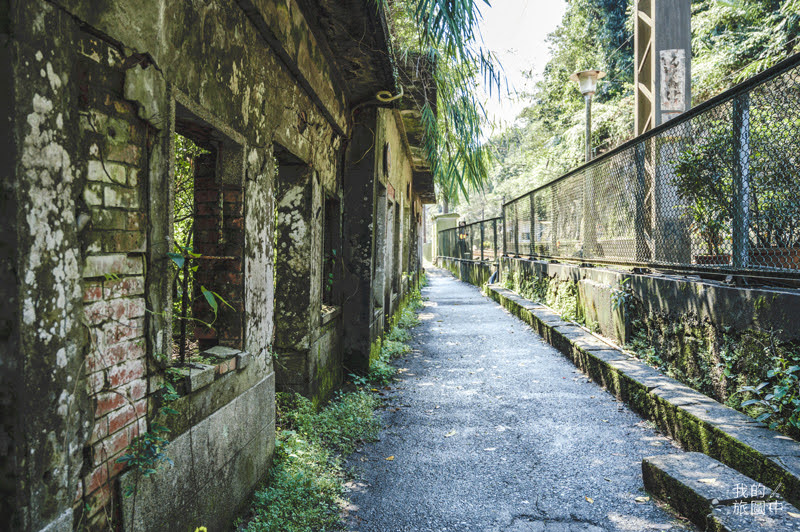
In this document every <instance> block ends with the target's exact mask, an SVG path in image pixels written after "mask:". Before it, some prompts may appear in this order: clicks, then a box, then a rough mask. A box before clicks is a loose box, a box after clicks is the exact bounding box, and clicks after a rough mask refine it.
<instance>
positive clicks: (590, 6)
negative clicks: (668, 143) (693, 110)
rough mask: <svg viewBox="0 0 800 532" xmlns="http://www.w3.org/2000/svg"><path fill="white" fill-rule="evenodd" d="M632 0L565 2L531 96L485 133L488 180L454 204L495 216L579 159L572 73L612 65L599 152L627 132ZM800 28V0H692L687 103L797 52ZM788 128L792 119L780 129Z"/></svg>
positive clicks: (579, 117) (599, 116) (597, 129)
mask: <svg viewBox="0 0 800 532" xmlns="http://www.w3.org/2000/svg"><path fill="white" fill-rule="evenodd" d="M632 4H633V2H632V1H631V0H572V1H570V2H569V3H568V4H567V9H566V12H565V14H564V18H563V20H562V22H561V24H560V26H559V27H558V28H557V29H556V30H555V31H554V32H553V33H552V34H551V35H550V36H549V44H550V49H551V54H552V55H551V59H550V61H549V62H548V63H547V65H546V67H545V69H544V71H543V72H542V73H541V80H540V81H539V82H538V83H537V84H536V87H535V89H534V90H533V92H532V93H531V94H525V95H523V97H524V98H526V99H528V100H529V101H530V102H531V104H530V106H529V107H527V108H526V109H524V110H523V111H522V112H521V113H520V115H519V116H518V117H517V121H516V122H515V123H514V125H513V126H512V127H510V128H508V129H507V130H506V131H503V132H501V133H499V134H497V135H495V136H494V137H493V138H492V139H491V148H492V153H493V156H494V157H493V161H494V162H493V164H492V165H491V166H490V168H489V175H488V180H487V183H486V186H485V187H484V189H483V193H482V194H481V195H473V196H471V197H470V198H469V203H468V204H462V205H459V208H458V210H459V213H460V214H461V215H462V216H463V217H465V218H466V219H468V220H477V219H480V218H481V216H482V214H483V216H484V217H491V216H497V215H499V214H500V205H501V202H502V198H503V197H505V198H506V199H510V198H513V197H517V196H519V195H520V194H522V193H524V192H526V191H529V190H531V189H533V188H535V187H537V186H539V185H542V184H544V183H546V182H548V181H550V180H551V179H554V178H556V177H558V176H560V175H562V174H564V173H565V172H567V171H568V170H571V169H572V168H574V167H576V166H578V165H579V164H581V163H583V153H584V151H583V150H584V127H585V126H584V103H583V99H582V97H581V94H580V93H579V91H578V90H577V88H576V86H575V84H574V83H573V82H570V81H569V75H570V74H571V73H573V72H575V71H578V70H584V69H586V68H600V69H602V70H605V71H606V72H607V73H608V75H607V76H606V78H605V79H603V80H602V81H601V82H600V83H599V85H598V91H597V94H596V95H595V97H594V102H593V104H592V139H591V140H592V146H594V147H595V149H596V151H597V153H598V154H599V153H603V152H605V151H608V150H610V149H613V148H614V147H615V146H618V145H619V144H621V143H622V142H624V141H625V140H628V139H629V138H631V137H632V135H633V116H634V113H633V111H634V98H633V24H632V11H631V7H632ZM798 35H800V0H763V1H759V2H753V1H749V0H693V2H692V47H693V55H692V105H694V106H696V105H697V104H699V103H701V102H703V101H705V100H707V99H709V98H711V97H712V96H714V95H716V94H718V93H719V92H722V91H723V90H725V89H727V88H729V87H731V86H733V85H734V84H736V83H739V82H741V81H744V80H745V79H747V78H749V77H751V76H753V75H755V74H757V73H759V72H761V71H763V70H765V69H766V68H768V67H770V66H773V65H774V64H776V63H777V62H778V61H780V60H781V59H784V58H786V57H788V56H789V55H791V54H792V53H793V52H795V51H796V50H798V44H800V39H798ZM530 75H531V77H532V76H533V75H534V73H533V72H531V73H530ZM778 119H779V117H778V116H774V117H772V118H771V119H770V120H778ZM782 120H788V119H786V118H782ZM766 123H768V122H766ZM787 126H788V124H787ZM794 130H796V126H794V127H789V128H788V129H786V131H794ZM695 137H697V138H702V137H699V136H697V135H696V136H695ZM793 150H794V151H793ZM786 152H787V153H796V150H795V149H794V148H791V149H788V148H787V151H786ZM775 166H778V165H775ZM754 174H755V172H754ZM764 175H767V176H769V175H770V173H769V172H766V173H765V174H764ZM773 188H774V187H773ZM792 192H793V191H792ZM700 208H702V209H703V212H701V213H698V214H699V216H700V217H701V218H708V219H710V220H711V221H712V222H713V218H714V215H715V212H714V211H711V210H708V209H707V208H706V205H700ZM723 238H724V236H723ZM713 245H714V244H712V247H713Z"/></svg>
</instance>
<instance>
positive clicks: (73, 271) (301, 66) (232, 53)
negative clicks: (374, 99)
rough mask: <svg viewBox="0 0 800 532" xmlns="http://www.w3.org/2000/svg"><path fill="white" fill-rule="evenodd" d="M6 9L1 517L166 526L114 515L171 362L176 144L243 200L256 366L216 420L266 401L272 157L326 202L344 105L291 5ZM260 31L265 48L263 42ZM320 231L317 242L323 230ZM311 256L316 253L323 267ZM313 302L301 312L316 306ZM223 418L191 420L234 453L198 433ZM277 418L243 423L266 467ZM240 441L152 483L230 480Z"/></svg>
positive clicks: (66, 3) (96, 525) (181, 457)
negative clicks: (9, 307) (277, 155)
mask: <svg viewBox="0 0 800 532" xmlns="http://www.w3.org/2000/svg"><path fill="white" fill-rule="evenodd" d="M2 5H3V8H4V13H3V17H2V20H4V21H10V25H11V26H12V28H11V31H10V32H9V31H2V32H0V33H2V34H3V35H4V37H3V39H6V37H5V35H8V34H9V33H10V34H11V35H13V37H12V38H11V40H10V42H9V43H8V46H6V42H5V41H4V43H3V51H2V52H0V53H2V54H3V55H2V57H1V59H2V61H0V65H1V67H2V69H4V71H5V72H6V73H7V74H9V75H8V76H3V82H2V94H3V95H6V96H9V97H10V99H3V105H6V104H8V105H10V108H6V107H3V108H2V112H3V113H6V114H9V113H10V114H11V123H12V128H11V131H12V132H13V134H12V136H11V138H6V137H0V143H2V145H3V147H4V148H7V147H8V148H11V150H10V152H11V153H13V157H12V162H11V164H10V165H9V166H6V167H2V169H1V170H2V172H3V173H4V180H3V183H4V186H6V185H7V184H9V185H12V187H13V188H10V189H8V190H7V192H8V194H6V195H5V196H4V202H5V203H4V204H3V205H4V206H5V207H8V212H9V214H10V216H9V217H8V219H9V220H11V221H12V223H11V227H8V228H7V227H4V228H3V229H4V233H3V234H4V240H3V243H4V244H6V245H7V246H8V247H9V248H12V249H15V250H16V251H15V255H13V256H12V257H9V256H8V255H6V254H4V255H3V259H4V261H5V260H7V259H11V260H13V264H11V263H6V262H4V263H3V269H2V275H3V279H4V280H9V281H10V287H13V289H11V288H9V291H8V294H7V296H8V299H7V300H8V301H11V302H16V304H14V307H15V308H17V309H19V313H14V312H10V313H8V315H7V316H6V315H3V316H2V319H4V320H5V319H7V323H8V325H7V326H5V327H4V330H5V331H7V332H6V333H4V336H3V341H4V342H5V344H4V345H5V346H7V347H9V349H10V351H9V352H4V354H3V357H4V360H3V366H4V367H8V368H16V369H17V370H18V373H19V375H20V377H21V378H20V379H19V385H18V387H17V388H16V389H14V390H13V392H14V395H13V396H12V397H8V396H5V397H3V400H2V404H3V406H4V408H9V409H12V410H14V411H17V412H20V413H24V417H20V418H17V419H16V421H14V422H13V423H11V424H10V426H8V428H7V429H5V432H6V433H7V434H9V435H11V436H12V437H13V438H14V443H15V445H14V452H15V453H16V454H15V455H14V457H13V459H12V460H9V462H7V464H8V466H7V467H5V469H4V470H3V474H4V476H5V478H9V479H13V481H12V482H9V483H4V485H5V486H7V489H6V492H4V494H3V495H4V497H3V500H4V503H6V502H9V504H8V506H9V508H10V511H9V512H3V514H4V517H7V518H8V519H10V520H11V521H12V523H13V524H12V525H11V526H10V528H11V529H14V530H39V529H42V528H45V527H48V526H51V527H54V529H68V528H71V527H72V526H73V525H75V526H80V527H88V528H89V529H96V530H101V529H102V530H106V529H108V528H109V527H112V526H113V527H120V526H124V527H129V526H131V525H130V523H138V524H136V525H135V526H134V528H136V529H159V530H164V528H163V522H161V523H157V524H155V523H149V524H148V523H147V522H146V521H141V519H140V518H141V516H140V518H137V519H129V518H131V516H130V515H127V514H126V513H125V512H126V511H130V510H126V511H121V509H120V504H119V503H120V500H121V494H120V493H119V492H118V491H117V489H116V485H117V484H116V478H117V477H118V476H119V475H120V473H122V472H123V470H124V464H123V463H120V462H118V458H119V457H121V456H122V455H123V454H124V453H126V452H127V445H128V444H129V443H130V442H131V441H133V438H134V437H135V436H136V435H137V434H139V433H141V432H143V431H146V430H149V428H150V425H149V423H148V422H147V417H146V415H147V413H148V412H150V413H153V412H154V410H155V408H156V406H157V402H156V400H155V399H154V398H155V397H156V395H157V393H156V392H158V391H159V389H160V387H161V383H162V382H163V370H162V364H163V362H164V360H165V359H166V358H168V357H169V354H170V350H171V317H170V315H171V308H172V305H171V297H172V286H171V273H170V272H171V267H170V262H169V260H168V258H167V257H166V253H167V252H169V251H172V249H173V248H172V242H171V235H170V227H171V220H170V212H171V203H170V202H171V194H172V192H171V176H172V164H171V160H172V158H173V153H172V150H173V145H172V138H173V132H174V131H175V130H176V129H177V128H178V126H179V125H180V126H181V127H187V124H189V125H191V127H194V128H195V131H198V132H200V133H199V134H201V135H209V136H210V137H211V138H212V139H213V142H215V143H217V144H218V146H219V148H220V153H224V154H226V155H225V157H226V158H224V160H222V161H221V162H220V165H219V166H218V171H219V173H220V175H219V177H220V179H222V180H224V181H225V182H226V183H228V184H230V183H229V182H228V181H227V180H228V179H234V180H237V181H236V182H237V183H238V186H241V187H242V190H243V196H244V208H243V210H244V212H245V213H246V214H245V217H244V221H243V224H241V228H240V230H242V231H244V243H245V245H244V250H242V251H241V253H242V254H243V261H242V263H243V268H244V272H242V273H243V275H244V294H243V299H244V317H243V319H244V321H243V323H244V331H245V336H244V348H245V350H246V351H248V352H249V353H250V354H251V355H252V356H253V361H252V362H251V363H250V366H248V368H247V370H246V372H237V373H236V374H232V375H230V376H229V377H226V379H227V380H241V379H245V380H246V381H247V383H250V386H244V385H241V386H239V385H237V386H234V387H233V389H235V390H237V391H236V392H235V393H230V394H225V395H224V396H225V397H228V398H229V404H233V403H234V402H235V401H237V398H245V397H246V398H248V399H247V400H246V401H245V403H247V404H251V403H250V401H252V400H254V398H258V400H259V401H268V402H269V403H270V404H271V402H272V401H273V396H274V386H273V385H272V384H270V383H271V381H270V380H269V379H270V378H271V375H272V372H273V368H272V360H271V344H272V341H273V328H274V319H273V306H274V305H273V303H274V289H273V282H274V275H273V266H272V265H273V242H274V220H275V216H274V212H275V211H274V209H275V201H274V194H273V187H274V181H273V177H274V170H275V169H274V168H273V164H272V161H273V145H274V144H278V145H280V146H282V147H283V148H285V149H286V150H288V151H289V152H291V153H292V154H293V155H294V156H296V157H298V158H300V159H301V160H303V161H305V162H306V163H307V164H308V165H309V166H311V167H313V168H314V171H315V174H316V176H317V179H318V184H319V188H318V189H317V190H316V194H318V195H319V194H321V190H323V189H327V190H333V191H335V190H337V186H338V184H337V176H338V175H339V170H340V169H339V164H340V157H339V154H340V147H341V145H342V143H341V140H342V136H343V134H344V130H345V129H346V128H347V119H346V117H347V107H348V105H349V103H347V102H345V98H344V96H343V94H344V92H343V91H342V88H341V87H340V86H339V85H337V83H335V82H334V81H333V74H332V72H333V67H332V66H331V65H330V64H329V62H328V60H327V59H326V58H325V57H324V56H323V54H321V53H320V51H319V49H318V46H317V44H318V43H317V42H316V41H315V37H314V35H313V32H311V31H309V29H308V28H307V27H306V26H305V22H304V18H303V14H302V12H301V11H300V9H299V8H298V6H297V4H296V3H295V2H293V1H290V2H272V1H269V0H263V1H259V2H238V1H234V0H222V1H217V2H163V1H160V0H136V1H134V0H114V1H112V0H103V1H96V2H86V1H82V0H54V1H44V0H32V1H26V2H21V1H11V2H10V4H7V3H3V4H2ZM246 5H249V6H250V7H251V8H252V9H250V10H247V9H244V7H246ZM6 10H8V12H10V16H8V17H6V14H7V13H6ZM4 25H5V23H4ZM270 27H271V28H272V30H271V32H272V37H273V38H274V39H273V41H269V40H268V39H267V38H266V37H265V35H266V34H265V31H266V30H265V28H270ZM5 29H7V28H5ZM278 48H280V53H278V52H277V51H276V50H277V49H278ZM6 51H8V53H6ZM287 61H288V62H291V63H292V64H291V65H288V63H287ZM290 67H291V68H290ZM300 78H302V79H300ZM12 80H13V85H10V84H9V83H7V82H11V81H12ZM12 139H13V140H12ZM4 161H5V159H4ZM6 178H7V179H6ZM12 228H13V234H12V235H9V232H10V231H11V229H12ZM313 231H316V232H315V233H314V234H315V241H319V240H320V238H321V237H320V236H319V234H320V229H319V228H315V229H313ZM320 245H321V244H319V243H316V244H312V247H313V246H316V247H315V248H313V249H317V254H319V251H318V248H319V246H320ZM14 271H15V272H20V274H19V276H18V277H15V276H14V275H13V273H12V272H14ZM313 271H314V270H313V268H312V272H313ZM231 275H236V272H231ZM316 285H317V288H315V290H317V292H315V293H312V294H311V295H310V297H309V300H311V299H314V300H317V303H318V300H319V293H318V292H319V290H320V289H321V288H319V283H316ZM17 297H18V298H17ZM145 307H146V308H147V309H148V310H149V311H150V312H145ZM317 315H319V312H318V313H317ZM316 327H317V330H319V322H318V321H317V324H316ZM317 337H319V335H317ZM312 340H313V338H312ZM244 375H249V376H248V377H245V376H244ZM333 380H336V379H333ZM243 382H244V381H243ZM326 382H327V381H326ZM256 383H258V384H256ZM264 383H266V384H264ZM243 386H244V387H243ZM256 386H258V388H256ZM265 386H266V387H265ZM245 403H237V404H245ZM224 408H225V405H216V406H215V407H214V408H210V409H206V410H203V411H204V412H206V414H205V416H206V418H202V416H200V417H198V416H197V415H195V414H196V413H193V414H192V415H193V416H194V417H193V420H194V421H193V422H192V423H193V426H196V427H201V426H203V427H205V428H204V429H203V430H207V431H210V432H208V435H209V437H210V438H214V439H215V441H218V442H223V441H227V440H225V439H224V438H222V435H221V434H219V435H215V434H214V431H215V430H225V431H234V432H235V431H237V430H238V428H237V426H236V423H238V421H237V422H236V423H234V424H233V425H230V424H226V423H221V422H220V421H221V419H220V418H218V417H215V418H214V419H215V420H216V421H214V422H213V423H210V422H206V421H205V419H211V418H212V416H216V415H217V414H216V412H219V411H222V410H223V409H224ZM193 412H194V411H193ZM237 412H238V410H237ZM271 412H272V411H271V409H270V408H263V409H256V410H254V411H253V414H254V416H255V417H253V418H252V420H251V422H253V423H255V426H254V427H253V430H254V431H256V432H258V433H259V434H260V435H261V436H262V437H263V438H266V440H264V441H265V443H266V444H267V452H269V449H270V448H271V447H270V445H271V444H270V442H271V441H272V439H273V438H274V435H273V434H272V432H273V430H274V419H273V417H272V415H273V414H272V413H271ZM234 417H235V419H237V420H241V419H242V418H241V417H236V416H234ZM5 419H6V418H5V417H4V420H5ZM23 421H24V423H23ZM256 429H257V430H256ZM256 432H254V433H256ZM175 436H176V437H177V438H182V437H183V435H180V436H178V435H177V434H176V435H175ZM177 438H176V441H177ZM221 438H222V439H221ZM3 441H6V440H3ZM181 441H183V440H181ZM248 441H249V440H248ZM234 443H235V445H234ZM242 444H243V442H242V441H237V442H231V447H229V448H228V451H227V454H225V453H226V451H225V448H224V446H223V447H220V451H221V452H223V454H224V457H223V459H218V458H220V457H211V456H206V457H205V458H204V457H202V456H197V455H192V454H191V453H189V454H177V455H176V456H175V462H176V465H175V467H174V468H167V469H165V470H161V471H159V473H158V475H164V476H168V475H170V471H172V474H179V475H183V474H189V473H191V472H192V471H193V469H192V467H184V466H186V464H190V463H192V462H191V461H192V460H206V465H210V466H211V469H206V470H207V471H211V472H213V471H215V469H214V467H216V468H217V469H219V468H228V469H226V471H228V472H231V471H237V470H239V471H243V469H242V468H243V467H244V462H242V460H245V457H246V456H248V452H246V451H244V450H242V448H241V445H242ZM253 449H255V447H254V448H253ZM259 449H261V447H259ZM240 450H241V451H242V452H241V453H240V452H239V451H240ZM240 456H241V457H242V458H241V459H240V458H239V457H240ZM237 460H238V461H237ZM184 461H185V463H184ZM250 465H251V466H252V467H251V470H250V471H249V473H248V474H247V475H241V478H240V481H237V480H236V479H237V478H238V477H237V475H233V476H231V475H227V474H226V475H220V476H219V478H227V479H233V480H232V481H233V482H236V486H227V488H230V489H225V486H222V488H223V489H222V490H221V494H223V495H224V497H222V496H221V495H220V494H217V495H216V497H217V498H220V497H221V498H220V500H224V501H226V504H223V505H222V506H219V505H217V510H219V509H220V508H222V513H217V514H215V516H214V521H215V522H220V520H223V521H224V520H225V519H227V518H229V517H230V514H231V513H232V512H235V510H236V508H237V506H238V503H239V502H241V500H242V498H244V497H246V496H247V495H248V491H249V490H250V489H252V487H253V486H254V483H255V482H256V481H257V480H258V479H259V478H260V477H261V476H262V475H263V474H264V472H265V465H266V464H265V462H264V461H263V460H259V461H257V463H255V462H254V463H251V464H250ZM237 468H239V469H237ZM201 469H202V468H201ZM210 474H211V473H210ZM212 476H213V474H212ZM174 481H175V482H176V483H177V485H180V486H188V487H192V485H191V483H192V482H193V480H192V479H190V478H183V477H182V478H176V479H174ZM9 484H10V485H13V488H8V486H9ZM195 487H196V488H197V489H196V490H195V491H196V492H197V498H196V499H195V500H190V499H182V498H181V497H179V496H178V492H176V496H175V497H174V498H166V499H163V500H161V501H159V504H161V505H163V507H164V508H162V510H164V511H165V512H166V513H165V515H169V511H170V508H173V509H174V512H175V513H174V518H173V519H171V520H170V521H169V522H170V523H171V524H170V526H173V527H179V528H180V529H181V530H183V528H184V527H188V526H194V525H197V526H199V525H204V524H207V523H206V522H203V510H202V509H203V508H205V506H204V502H203V501H204V499H203V497H206V496H214V495H213V494H212V493H210V492H209V491H208V490H203V489H201V487H200V486H195ZM187 505H195V506H196V508H194V507H193V508H194V509H197V508H199V509H200V511H198V512H194V511H192V512H190V513H191V515H192V516H194V517H193V519H192V523H189V522H187V521H185V520H183V517H184V516H185V515H187V514H186V513H185V510H186V508H187ZM209 508H210V506H209ZM206 511H210V510H206ZM195 520H196V522H195ZM208 522H211V521H208ZM126 523H128V524H126Z"/></svg>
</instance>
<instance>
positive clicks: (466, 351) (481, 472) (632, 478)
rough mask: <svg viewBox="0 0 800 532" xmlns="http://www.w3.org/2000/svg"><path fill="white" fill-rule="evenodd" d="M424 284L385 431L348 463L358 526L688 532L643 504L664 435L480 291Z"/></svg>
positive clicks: (382, 531) (437, 275) (390, 530)
mask: <svg viewBox="0 0 800 532" xmlns="http://www.w3.org/2000/svg"><path fill="white" fill-rule="evenodd" d="M428 278H429V280H430V284H429V286H428V287H427V288H425V289H424V290H423V295H424V296H426V297H427V298H429V300H428V301H426V308H425V310H423V312H422V314H421V315H420V318H421V319H422V325H420V326H419V327H417V328H416V329H414V333H413V334H414V339H413V341H412V347H413V348H414V352H412V353H411V354H410V355H408V356H407V357H406V358H404V359H400V360H399V361H398V362H397V364H398V366H399V367H400V368H401V369H400V372H401V373H400V382H399V383H397V384H396V385H394V386H392V387H391V388H392V389H391V390H386V391H384V392H383V393H385V396H386V399H387V402H386V409H385V413H384V422H385V426H386V428H385V430H384V431H383V432H382V434H381V439H380V441H379V442H377V443H372V444H369V445H366V446H365V448H364V449H362V450H361V452H358V453H356V454H354V455H352V457H351V459H350V461H349V463H348V465H349V466H350V467H353V468H354V469H355V472H356V474H357V476H358V477H359V478H360V479H361V481H359V482H357V483H356V484H355V485H354V486H353V493H351V500H352V505H351V508H350V516H349V523H348V524H349V528H350V530H351V531H358V532H414V531H420V532H421V531H470V532H472V531H477V532H483V531H487V532H501V531H502V532H534V531H536V532H539V531H541V532H550V531H569V532H572V531H592V532H600V531H623V530H624V531H635V532H644V531H650V530H686V529H689V527H688V526H686V525H684V524H683V523H681V522H680V521H677V520H676V519H675V518H673V517H672V516H670V515H669V514H668V513H667V512H666V511H665V510H663V509H661V508H659V507H658V506H657V505H656V504H655V503H654V502H652V501H649V502H636V498H637V497H644V496H646V494H645V492H644V489H643V487H642V479H641V460H642V457H644V456H649V455H655V454H663V453H675V452H680V451H679V450H678V449H677V448H676V447H675V446H674V445H673V444H672V442H671V441H670V440H668V439H667V438H665V437H663V436H661V435H659V434H658V433H657V432H655V431H654V430H653V429H652V428H650V425H649V424H648V423H647V422H645V421H643V420H642V418H640V417H639V416H637V415H636V414H634V413H633V412H631V411H630V410H628V408H626V407H625V406H624V405H623V404H622V403H619V402H617V401H616V400H615V399H614V397H612V396H611V395H609V394H608V393H606V392H605V391H603V389H601V388H600V387H599V386H597V385H595V384H593V383H591V382H589V381H588V380H587V379H586V377H585V376H584V375H583V374H582V373H580V372H579V371H577V370H576V368H575V367H574V366H573V365H572V364H571V363H570V362H568V361H567V360H566V359H565V358H563V357H562V356H561V355H560V354H559V353H558V352H557V351H556V350H555V349H553V348H552V347H550V346H549V345H547V344H545V343H544V342H543V340H542V339H541V338H540V337H539V336H538V335H537V334H536V333H534V332H533V331H532V330H531V329H529V328H528V327H527V326H526V325H525V324H524V323H522V322H521V321H519V320H517V319H516V318H515V317H513V316H511V315H510V314H508V313H507V312H505V311H504V310H503V309H502V308H501V307H499V306H498V305H497V304H495V303H494V302H492V301H491V300H489V299H488V298H485V297H483V296H482V295H481V294H480V292H479V291H478V289H477V288H475V287H473V286H470V285H468V284H466V283H462V282H460V281H458V280H456V279H454V278H453V277H451V276H450V275H449V274H446V273H443V272H442V271H441V270H434V271H429V275H428ZM392 457H393V458H392ZM389 458H391V459H389Z"/></svg>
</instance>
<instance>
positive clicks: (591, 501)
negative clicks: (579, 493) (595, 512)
mask: <svg viewBox="0 0 800 532" xmlns="http://www.w3.org/2000/svg"><path fill="white" fill-rule="evenodd" d="M584 499H586V502H588V503H590V504H594V499H592V498H591V497H584Z"/></svg>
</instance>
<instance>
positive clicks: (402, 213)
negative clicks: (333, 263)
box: [342, 107, 421, 372]
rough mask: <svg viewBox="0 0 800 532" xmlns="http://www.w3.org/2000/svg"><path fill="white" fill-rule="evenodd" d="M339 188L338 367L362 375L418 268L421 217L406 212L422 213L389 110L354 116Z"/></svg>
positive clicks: (407, 159)
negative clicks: (340, 359)
mask: <svg viewBox="0 0 800 532" xmlns="http://www.w3.org/2000/svg"><path fill="white" fill-rule="evenodd" d="M343 189H344V202H345V207H344V208H345V214H346V216H345V221H344V232H343V237H344V238H343V244H344V259H345V264H346V274H345V276H344V278H343V281H342V285H343V286H342V291H343V292H344V294H346V296H345V300H344V306H343V310H344V319H345V330H344V365H345V367H346V368H348V369H349V370H351V371H356V372H365V371H367V370H368V368H369V358H370V346H371V345H372V344H373V342H374V341H375V340H376V339H377V338H378V337H380V336H381V335H382V334H383V331H384V329H385V328H386V327H387V326H388V324H389V317H391V315H392V314H393V313H394V311H395V310H396V309H397V307H398V305H399V302H400V301H401V299H402V297H403V295H404V291H406V290H408V289H409V288H410V284H409V283H408V282H406V283H405V284H404V283H403V277H404V276H403V274H404V272H408V271H409V270H410V269H413V270H414V271H415V272H416V268H417V267H418V266H419V261H418V260H416V259H415V258H412V257H416V256H417V255H418V251H417V247H418V245H419V243H418V237H417V235H418V234H419V231H418V224H419V223H420V219H417V218H415V217H412V216H411V211H412V205H413V204H415V202H416V203H417V204H418V205H419V207H418V208H419V209H420V210H421V201H420V200H419V198H418V197H417V196H415V195H414V194H413V191H412V190H413V171H412V166H411V157H410V153H409V151H408V147H407V145H406V144H405V142H404V138H403V133H402V131H401V129H400V127H399V126H398V123H397V116H396V114H395V113H394V112H393V111H392V110H391V109H383V108H378V109H376V108H374V107H367V108H365V109H361V110H359V111H358V113H356V115H355V123H354V131H353V134H352V136H351V140H350V144H349V145H348V150H347V158H346V163H345V172H344V185H343ZM412 254H413V255H412ZM409 273H410V272H409ZM365 325H366V326H365Z"/></svg>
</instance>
